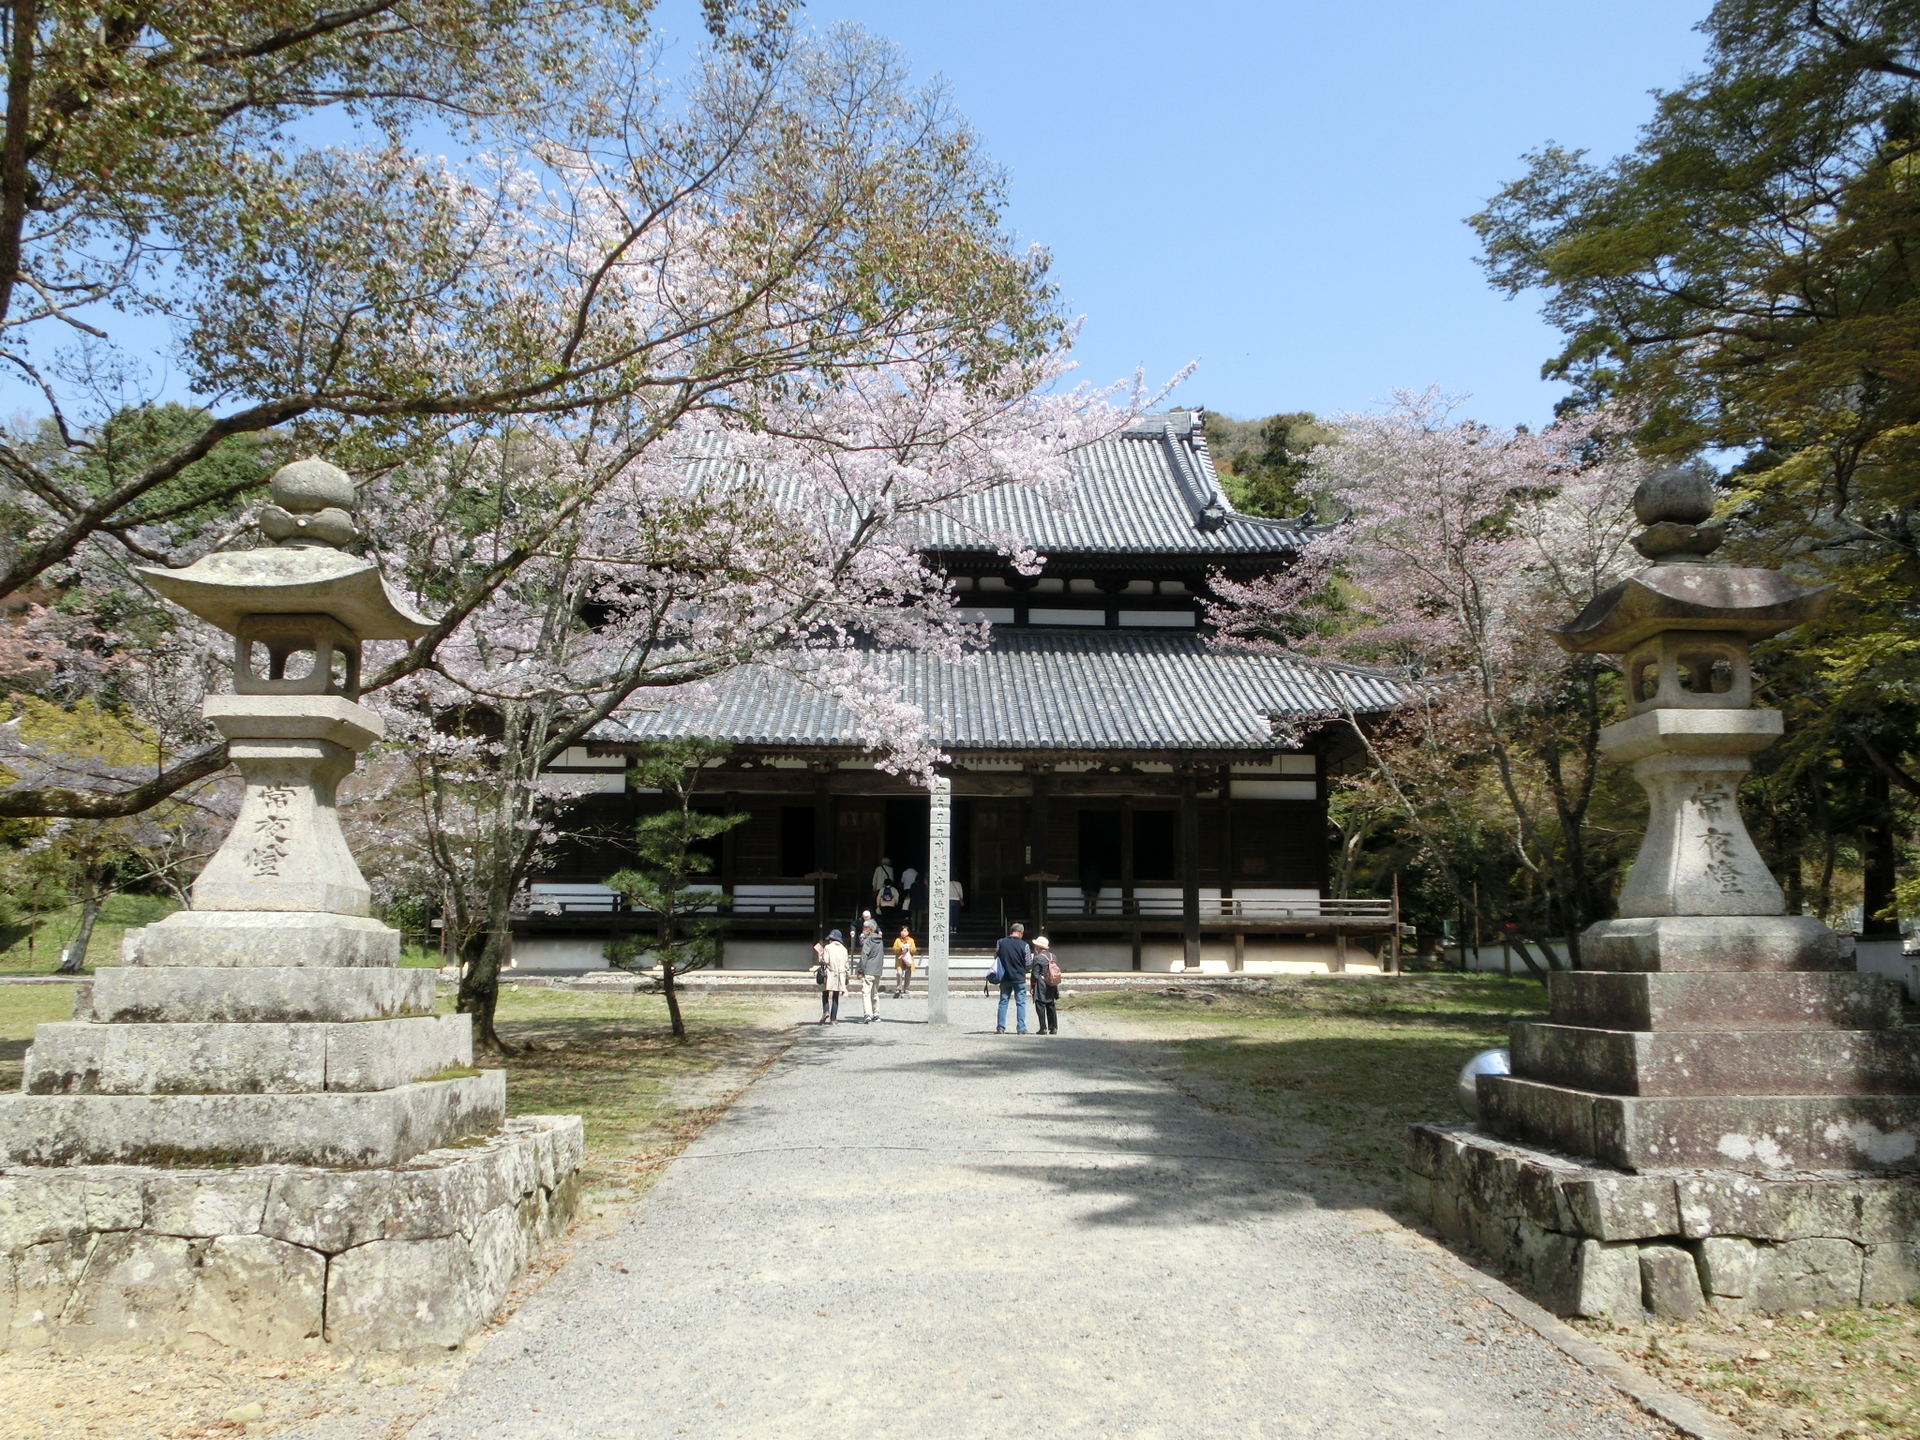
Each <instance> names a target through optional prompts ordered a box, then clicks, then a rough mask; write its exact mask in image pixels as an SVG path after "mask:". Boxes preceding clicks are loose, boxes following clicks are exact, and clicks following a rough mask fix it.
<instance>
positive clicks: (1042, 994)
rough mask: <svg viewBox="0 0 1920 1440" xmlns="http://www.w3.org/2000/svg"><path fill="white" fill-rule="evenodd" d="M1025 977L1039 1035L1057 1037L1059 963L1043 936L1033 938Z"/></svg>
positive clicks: (1058, 1029)
mask: <svg viewBox="0 0 1920 1440" xmlns="http://www.w3.org/2000/svg"><path fill="white" fill-rule="evenodd" d="M1027 976H1028V979H1029V980H1030V981H1031V982H1032V985H1033V1013H1034V1015H1035V1017H1036V1018H1037V1019H1038V1020H1039V1022H1040V1028H1039V1033H1040V1034H1042V1035H1058V1034H1059V1033H1060V1010H1059V1000H1060V962H1059V961H1058V960H1056V959H1055V958H1054V954H1053V947H1052V946H1051V945H1049V944H1048V943H1047V937H1046V936H1044V935H1039V936H1036V937H1035V938H1034V942H1033V964H1032V966H1031V967H1030V968H1029V969H1028V970H1027Z"/></svg>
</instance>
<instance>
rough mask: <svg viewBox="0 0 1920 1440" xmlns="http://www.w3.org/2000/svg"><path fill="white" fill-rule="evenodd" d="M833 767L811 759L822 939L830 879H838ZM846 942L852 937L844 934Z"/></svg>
mask: <svg viewBox="0 0 1920 1440" xmlns="http://www.w3.org/2000/svg"><path fill="white" fill-rule="evenodd" d="M834 768H835V767H834V766H833V764H832V763H831V762H829V761H825V760H816V761H814V762H813V873H812V874H810V875H808V876H807V877H806V878H807V879H809V880H811V881H813V929H814V933H815V934H816V935H819V936H821V937H822V938H824V937H825V936H826V933H827V931H828V929H829V928H830V926H831V922H830V919H829V915H830V913H831V911H832V909H833V882H834V881H835V880H837V879H839V878H840V877H839V875H838V874H836V873H835V871H834V868H833V790H832V788H831V786H832V783H833V772H834ZM847 938H848V940H849V942H851V941H852V939H853V937H852V936H848V937H847Z"/></svg>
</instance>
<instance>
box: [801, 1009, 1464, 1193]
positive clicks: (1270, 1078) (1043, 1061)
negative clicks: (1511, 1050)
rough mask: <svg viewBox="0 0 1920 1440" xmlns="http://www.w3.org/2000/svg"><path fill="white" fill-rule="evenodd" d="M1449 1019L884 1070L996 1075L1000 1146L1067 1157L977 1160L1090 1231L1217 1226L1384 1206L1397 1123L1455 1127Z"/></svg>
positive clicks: (1459, 1055) (1001, 1045)
mask: <svg viewBox="0 0 1920 1440" xmlns="http://www.w3.org/2000/svg"><path fill="white" fill-rule="evenodd" d="M1461 1018H1464V1017H1454V1016H1451V1015H1433V1016H1427V1017H1422V1019H1423V1022H1424V1023H1420V1022H1415V1023H1409V1024H1406V1025H1404V1026H1395V1027H1393V1028H1392V1029H1391V1030H1389V1031H1386V1032H1383V1033H1373V1034H1364V1035H1352V1034H1347V1035H1339V1034H1308V1035H1289V1036H1277V1037H1272V1038H1262V1037H1259V1036H1254V1035H1247V1034H1245V1033H1226V1034H1220V1035H1210V1036H1202V1037H1197V1038H1186V1039H1109V1038H1103V1037H1088V1036H1073V1035H1066V1036H1059V1037H1044V1038H1043V1037H1028V1038H1026V1039H1019V1038H1016V1037H1014V1036H1012V1035H1009V1036H1006V1037H1004V1039H994V1040H992V1041H990V1042H989V1044H988V1045H986V1046H984V1047H983V1048H982V1050H981V1051H980V1053H978V1054H977V1055H970V1056H965V1057H962V1058H959V1059H957V1060H956V1059H954V1058H952V1057H950V1056H949V1057H942V1058H939V1059H933V1058H927V1059H917V1058H916V1059H907V1058H905V1057H900V1058H898V1059H896V1060H894V1061H893V1062H892V1063H891V1064H890V1065H889V1066H887V1067H883V1068H885V1069H886V1070H887V1071H889V1072H890V1073H892V1074H895V1075H898V1076H899V1077H900V1079H901V1082H902V1083H903V1084H905V1085H907V1086H909V1087H912V1086H916V1085H918V1084H920V1083H924V1080H925V1079H931V1078H932V1077H931V1076H930V1075H929V1074H928V1071H929V1069H932V1070H936V1071H938V1072H939V1073H940V1074H942V1075H949V1076H961V1077H971V1078H972V1079H973V1080H975V1081H981V1080H985V1081H990V1082H996V1083H998V1084H999V1085H1000V1086H1001V1087H1002V1089H1003V1090H1004V1092H1006V1103H1005V1106H1004V1111H1003V1113H1001V1114H999V1115H997V1116H996V1117H995V1119H994V1121H993V1124H994V1125H995V1127H997V1129H998V1131H999V1132H1000V1134H1001V1136H1002V1137H1003V1139H1002V1143H1003V1144H1004V1148H1005V1149H1006V1150H1007V1151H1009V1152H1014V1151H1019V1150H1035V1149H1049V1150H1051V1149H1057V1150H1060V1151H1065V1152H1069V1153H1068V1154H1066V1155H1062V1156H1061V1157H1059V1158H1057V1159H1055V1158H1051V1157H1049V1158H1047V1159H1045V1160H1041V1159H1040V1158H1039V1157H1037V1156H1036V1157H1035V1158H1034V1159H1033V1160H1024V1159H1015V1158H1013V1156H1012V1155H1011V1154H1010V1155H1009V1158H1008V1159H1007V1160H1006V1161H1004V1162H990V1163H984V1164H980V1165H978V1166H977V1168H979V1169H981V1170H982V1171H983V1173H1002V1174H1007V1175H1021V1176H1025V1177H1027V1178H1029V1179H1034V1180H1038V1181H1041V1182H1043V1183H1045V1184H1047V1185H1048V1186H1049V1187H1051V1188H1053V1189H1056V1190H1058V1191H1059V1192H1060V1193H1061V1194H1062V1195H1077V1196H1080V1197H1082V1198H1084V1199H1086V1200H1088V1201H1090V1202H1097V1201H1099V1200H1101V1199H1102V1198H1104V1199H1105V1201H1106V1203H1105V1204H1104V1205H1102V1206H1098V1208H1097V1209H1096V1211H1095V1212H1094V1218H1095V1219H1096V1221H1097V1222H1098V1223H1107V1224H1121V1225H1124V1224H1147V1223H1156V1222H1163V1221H1165V1220H1167V1219H1169V1218H1185V1219H1190V1220H1214V1221H1218V1222H1220V1223H1230V1222H1231V1221H1233V1220H1235V1219H1240V1218H1246V1217H1248V1216H1251V1215H1255V1214H1271V1213H1275V1212H1276V1211H1279V1210H1285V1209H1289V1208H1295V1207H1299V1206H1308V1205H1311V1206H1318V1207H1323V1208H1341V1209H1346V1208H1397V1207H1398V1206H1399V1204H1400V1203H1401V1200H1402V1194H1403V1191H1402V1183H1403V1177H1404V1173H1405V1169H1404V1162H1405V1154H1406V1148H1405V1147H1406V1130H1407V1126H1408V1125H1410V1124H1413V1123H1416V1122H1419V1121H1432V1120H1450V1119H1454V1118H1457V1116H1456V1114H1455V1111H1454V1100H1453V1090H1452V1087H1453V1078H1454V1076H1455V1074H1456V1073H1457V1072H1458V1070H1459V1067H1460V1065H1461V1064H1462V1063H1463V1062H1464V1061H1465V1060H1466V1059H1467V1058H1468V1057H1469V1056H1470V1055H1472V1054H1473V1053H1475V1051H1477V1050H1479V1049H1481V1048H1484V1047H1485V1044H1486V1043H1487V1042H1488V1039H1489V1036H1488V1033H1487V1032H1486V1031H1484V1030H1481V1031H1480V1033H1474V1032H1475V1029H1476V1028H1478V1027H1480V1026H1484V1025H1485V1024H1487V1017H1485V1016H1473V1017H1471V1023H1470V1024H1462V1023H1461ZM1496 1023H1497V1022H1496ZM1496 1038H1497V1037H1496ZM814 1048H815V1047H811V1046H804V1045H803V1046H799V1047H796V1052H795V1054H794V1057H793V1058H794V1059H795V1060H799V1059H801V1058H802V1052H806V1051H809V1050H812V1049H814ZM830 1055H831V1051H830V1050H826V1049H824V1047H822V1053H821V1055H820V1058H821V1059H822V1060H825V1059H827V1058H829V1056H830ZM1103 1081H1105V1082H1106V1083H1103ZM1049 1082H1051V1083H1049ZM1063 1082H1064V1083H1063ZM969 1088H972V1087H969ZM1036 1101H1039V1102H1041V1103H1034V1102H1036ZM995 1108H998V1107H995ZM982 1148H988V1147H985V1146H983V1147H982Z"/></svg>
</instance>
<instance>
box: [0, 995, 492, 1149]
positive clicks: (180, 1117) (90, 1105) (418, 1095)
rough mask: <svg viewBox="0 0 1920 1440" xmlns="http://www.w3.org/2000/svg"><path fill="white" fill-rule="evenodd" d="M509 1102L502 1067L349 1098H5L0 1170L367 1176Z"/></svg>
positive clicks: (465, 1131)
mask: <svg viewBox="0 0 1920 1440" xmlns="http://www.w3.org/2000/svg"><path fill="white" fill-rule="evenodd" d="M454 1018H456V1019H459V1020H465V1019H466V1018H467V1017H466V1016H464V1015H463V1016H457V1017H454ZM506 1104H507V1081H506V1072H505V1071H504V1070H483V1071H481V1072H480V1073H479V1074H477V1075H468V1076H463V1077H460V1078H458V1079H451V1080H431V1081H423V1082H420V1083H418V1084H413V1085H402V1086H399V1087H398V1088H396V1089H392V1090H374V1091H363V1092H359V1093H346V1094H341V1093H328V1094H306V1095H258V1094H251V1095H233V1094H227V1095H205V1094H202V1095H0V1166H11V1165H275V1164H283V1165H328V1166H340V1167H346V1168H353V1169H366V1168H371V1167H377V1166H385V1165H398V1164H401V1163H403V1162H405V1161H406V1160H408V1159H410V1158H411V1157H413V1156H415V1155H418V1154H419V1153H420V1152H421V1151H423V1150H433V1149H437V1148H439V1147H441V1146H444V1145H450V1144H452V1143H453V1142H454V1141H456V1140H464V1139H467V1138H468V1137H470V1136H481V1135H488V1134H491V1133H492V1132H493V1131H495V1130H498V1129H499V1128H500V1122H501V1120H502V1118H503V1117H504V1116H505V1114H506Z"/></svg>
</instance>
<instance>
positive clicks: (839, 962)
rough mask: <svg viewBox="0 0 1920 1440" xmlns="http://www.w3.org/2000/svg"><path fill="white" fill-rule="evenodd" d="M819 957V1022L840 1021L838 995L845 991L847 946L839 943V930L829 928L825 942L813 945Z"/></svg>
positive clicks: (832, 1022)
mask: <svg viewBox="0 0 1920 1440" xmlns="http://www.w3.org/2000/svg"><path fill="white" fill-rule="evenodd" d="M814 953H815V954H816V955H818V956H819V957H820V1023H821V1024H822V1025H838V1024H839V1023H840V997H841V996H842V995H844V994H846V991H847V961H848V956H847V947H846V946H845V945H843V944H841V943H840V932H839V931H838V930H829V931H828V932H827V942H826V944H824V945H818V946H815V947H814Z"/></svg>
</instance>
